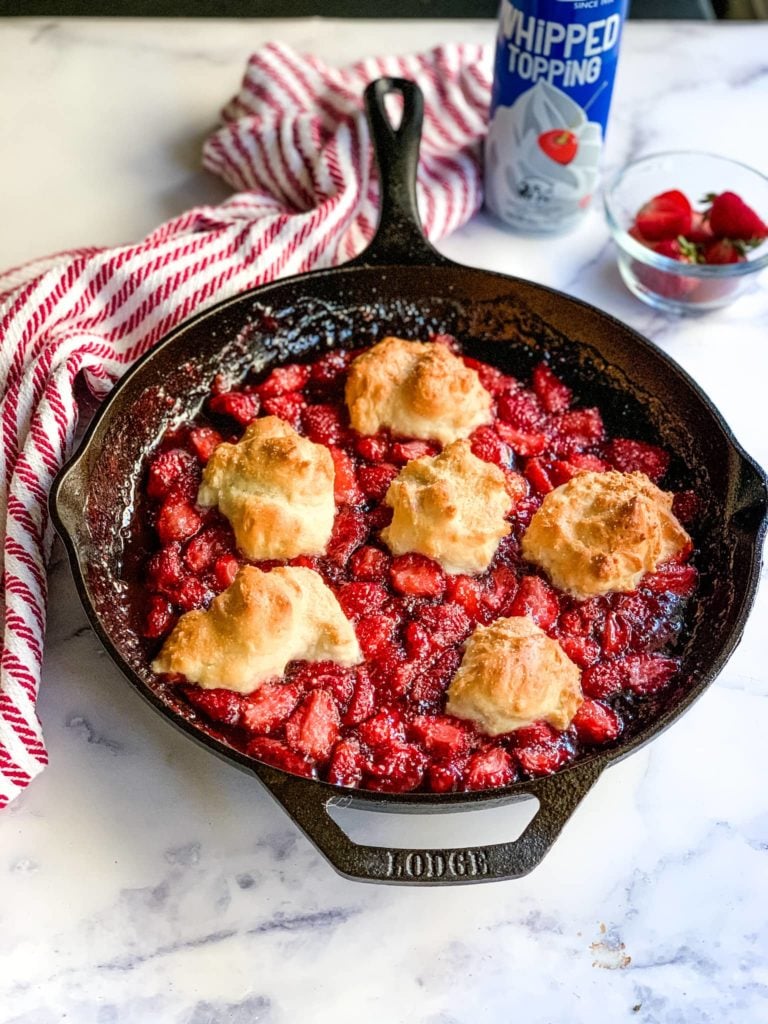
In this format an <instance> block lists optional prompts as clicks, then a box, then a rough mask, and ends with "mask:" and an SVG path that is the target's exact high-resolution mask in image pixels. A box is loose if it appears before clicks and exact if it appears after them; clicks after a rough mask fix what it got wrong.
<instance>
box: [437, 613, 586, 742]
mask: <svg viewBox="0 0 768 1024" xmlns="http://www.w3.org/2000/svg"><path fill="white" fill-rule="evenodd" d="M580 680H581V672H580V670H579V668H578V666H576V665H575V664H574V663H573V662H572V661H571V659H570V658H569V657H568V656H567V654H566V653H565V651H563V649H562V647H561V646H560V644H559V643H558V642H557V641H556V640H552V639H551V638H550V637H548V636H547V634H546V633H545V632H544V630H543V629H540V628H539V627H538V626H537V625H536V623H535V622H534V621H533V619H529V618H528V617H527V616H515V617H513V618H508V619H497V620H496V621H495V622H493V623H491V625H490V626H478V627H477V629H476V630H475V631H474V633H473V634H472V635H471V636H470V638H469V639H468V640H467V642H466V644H465V645H464V657H463V659H462V662H461V665H460V666H459V669H458V671H457V673H456V675H455V676H454V677H453V681H452V682H451V685H450V686H449V687H448V704H447V705H446V709H445V710H446V712H447V713H448V714H449V715H456V717H457V718H468V719H471V720H472V721H473V722H475V723H476V724H477V725H478V726H479V728H480V729H481V730H482V731H483V732H485V733H487V734H488V735H489V736H499V735H501V734H502V733H506V732H512V731H513V730H515V729H522V728H523V726H526V725H532V724H533V723H534V722H538V721H541V720H544V721H545V722H549V724H550V725H553V726H554V727H555V728H556V729H567V728H568V726H569V725H570V724H571V719H572V718H573V716H574V715H575V714H576V711H577V710H578V708H579V705H580V704H581V703H582V700H583V697H582V693H581V682H580Z"/></svg>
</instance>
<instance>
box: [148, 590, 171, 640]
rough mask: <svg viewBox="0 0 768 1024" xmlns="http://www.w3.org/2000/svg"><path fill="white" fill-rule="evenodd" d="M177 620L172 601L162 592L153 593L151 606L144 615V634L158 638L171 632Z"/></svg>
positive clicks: (150, 598) (151, 638)
mask: <svg viewBox="0 0 768 1024" xmlns="http://www.w3.org/2000/svg"><path fill="white" fill-rule="evenodd" d="M175 622H176V616H175V615H174V614H173V607H172V605H171V602H170V601H168V600H167V599H166V598H164V597H161V596H160V594H151V595H150V597H149V607H148V608H147V611H146V613H145V615H144V628H143V630H142V636H145V637H147V638H148V639H150V640H157V639H159V638H160V637H161V636H165V635H166V633H170V631H171V629H172V628H173V626H174V624H175Z"/></svg>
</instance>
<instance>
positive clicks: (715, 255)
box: [703, 238, 747, 264]
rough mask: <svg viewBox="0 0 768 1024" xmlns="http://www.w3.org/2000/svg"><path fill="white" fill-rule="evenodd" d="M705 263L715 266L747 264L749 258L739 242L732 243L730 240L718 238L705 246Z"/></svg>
mask: <svg viewBox="0 0 768 1024" xmlns="http://www.w3.org/2000/svg"><path fill="white" fill-rule="evenodd" d="M703 261H704V263H714V264H727V263H746V262H747V257H746V254H745V253H744V247H743V245H741V244H740V243H739V242H732V241H731V239H730V238H717V239H715V241H713V242H709V243H708V244H707V245H705V246H704V251H703Z"/></svg>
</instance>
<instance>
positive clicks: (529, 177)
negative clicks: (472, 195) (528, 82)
mask: <svg viewBox="0 0 768 1024" xmlns="http://www.w3.org/2000/svg"><path fill="white" fill-rule="evenodd" d="M553 131H557V132H563V133H568V132H569V133H571V134H572V135H573V136H575V139H576V142H577V148H576V154H575V156H574V157H573V159H571V160H569V161H568V162H567V163H562V162H560V161H558V160H556V159H553V157H551V156H549V155H548V154H547V153H546V152H545V149H544V148H542V145H541V143H540V139H541V137H542V136H543V135H544V134H545V133H546V132H553ZM601 149H602V129H601V127H600V125H599V123H598V122H596V121H588V120H587V117H586V115H585V113H584V111H583V110H582V108H581V107H580V106H579V105H578V103H575V102H574V101H573V100H572V99H571V98H570V97H569V96H567V95H566V94H565V93H564V92H561V90H560V89H558V88H557V87H556V86H554V85H551V84H550V83H549V82H546V81H544V79H539V81H538V82H537V83H536V84H535V85H534V86H533V87H532V88H531V89H528V91H527V92H524V93H523V94H522V95H521V96H519V97H518V98H517V100H516V101H515V102H514V103H513V104H512V106H511V107H497V109H496V111H495V113H494V115H493V120H492V121H491V124H490V127H489V130H488V137H487V140H486V146H485V159H486V166H485V188H486V202H487V203H488V206H489V207H490V208H491V209H492V210H493V211H494V213H496V214H497V215H498V216H499V217H501V218H502V219H503V220H505V221H507V222H508V223H511V224H513V225H516V226H520V227H525V228H531V229H533V230H537V229H538V230H542V229H544V230H547V229H549V228H550V226H551V224H552V221H553V215H556V217H557V221H558V227H567V226H568V222H569V220H573V219H575V218H576V217H577V216H578V215H579V213H580V212H581V211H582V210H583V209H584V207H585V206H586V205H587V204H588V203H589V198H590V196H591V195H592V192H593V191H594V189H595V185H596V183H597V165H598V161H599V158H600V151H601Z"/></svg>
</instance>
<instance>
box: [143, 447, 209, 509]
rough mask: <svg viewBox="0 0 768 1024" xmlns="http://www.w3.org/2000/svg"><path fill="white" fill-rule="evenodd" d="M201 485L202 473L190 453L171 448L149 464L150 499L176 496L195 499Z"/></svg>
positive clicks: (148, 487)
mask: <svg viewBox="0 0 768 1024" xmlns="http://www.w3.org/2000/svg"><path fill="white" fill-rule="evenodd" d="M199 484H200V473H199V470H198V468H197V466H196V464H195V460H194V458H193V456H192V455H190V453H189V452H185V451H183V450H182V449H181V448H171V449H170V451H164V452H160V453H159V455H156V456H155V457H154V459H153V460H152V462H150V464H149V471H148V473H147V488H146V489H147V494H148V495H149V497H150V498H167V497H168V496H169V495H171V494H175V495H177V496H178V497H181V498H187V499H190V500H192V499H194V498H195V496H196V495H197V489H198V486H199Z"/></svg>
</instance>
